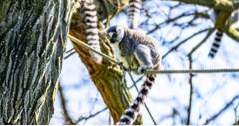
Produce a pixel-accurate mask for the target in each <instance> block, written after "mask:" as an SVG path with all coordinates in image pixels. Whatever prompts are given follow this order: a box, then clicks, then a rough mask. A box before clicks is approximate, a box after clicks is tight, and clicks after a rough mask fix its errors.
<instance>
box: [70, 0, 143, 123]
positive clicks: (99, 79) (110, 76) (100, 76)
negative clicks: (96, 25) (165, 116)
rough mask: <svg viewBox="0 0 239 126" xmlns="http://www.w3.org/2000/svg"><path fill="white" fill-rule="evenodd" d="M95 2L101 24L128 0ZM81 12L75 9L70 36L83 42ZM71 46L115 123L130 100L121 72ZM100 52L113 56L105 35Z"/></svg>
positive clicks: (109, 64) (84, 39) (140, 120)
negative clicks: (98, 62)
mask: <svg viewBox="0 0 239 126" xmlns="http://www.w3.org/2000/svg"><path fill="white" fill-rule="evenodd" d="M95 2H96V3H97V11H98V14H99V15H98V16H99V18H100V20H101V21H102V20H104V19H109V18H110V17H112V16H113V15H115V14H116V13H117V12H119V11H120V9H122V8H123V7H124V5H125V4H127V3H128V0H119V1H115V0H99V1H98V0H97V1H95ZM80 11H81V9H79V10H78V13H76V14H74V15H73V18H72V21H71V28H70V34H71V35H72V36H74V37H76V38H78V39H79V40H81V41H83V42H86V38H85V32H84V29H85V28H84V24H83V20H82V16H81V14H80ZM73 44H74V48H75V50H76V51H77V53H78V54H79V56H80V58H81V60H82V62H83V63H84V64H85V65H86V67H87V69H88V71H89V73H90V76H91V79H92V80H93V82H94V84H95V86H96V87H97V89H98V90H99V92H100V93H101V96H102V98H103V100H104V102H105V104H106V105H107V107H108V108H109V110H110V112H111V115H112V117H113V120H114V123H116V122H117V121H118V120H119V119H120V116H121V114H122V113H123V112H124V110H125V109H126V108H127V107H128V106H129V103H130V101H131V100H132V99H131V95H130V93H129V91H128V89H127V87H126V84H125V78H124V76H123V73H122V71H121V69H120V68H119V67H118V66H116V65H115V64H113V63H111V62H109V61H108V60H106V59H104V60H103V63H102V64H97V63H96V62H95V61H93V60H92V59H91V58H90V55H89V50H86V49H85V48H84V47H82V46H81V45H80V44H77V42H73ZM101 50H102V51H103V53H105V54H107V55H108V56H112V57H113V51H112V49H111V47H110V45H109V42H107V39H106V36H105V35H102V36H101ZM135 124H142V119H141V116H139V117H138V120H137V121H136V122H135Z"/></svg>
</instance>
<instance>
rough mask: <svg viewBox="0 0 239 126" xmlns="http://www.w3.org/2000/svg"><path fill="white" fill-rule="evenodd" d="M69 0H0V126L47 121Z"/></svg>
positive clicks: (51, 105)
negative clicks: (0, 125) (1, 125)
mask: <svg viewBox="0 0 239 126" xmlns="http://www.w3.org/2000/svg"><path fill="white" fill-rule="evenodd" d="M71 6H72V2H71V1H70V0H1V1H0V124H48V123H49V120H50V118H51V116H52V114H53V101H54V98H55V94H56V90H57V81H58V76H59V73H60V70H61V66H62V56H63V51H64V47H65V40H66V37H67V32H68V27H69V25H68V24H69V21H70V20H69V18H70V13H71V8H72V7H71Z"/></svg>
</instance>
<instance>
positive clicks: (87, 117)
mask: <svg viewBox="0 0 239 126" xmlns="http://www.w3.org/2000/svg"><path fill="white" fill-rule="evenodd" d="M105 110H107V107H105V108H103V109H101V110H100V111H98V112H96V113H94V114H91V115H89V116H86V117H80V118H79V119H78V120H77V121H76V124H77V123H79V122H80V121H82V120H88V119H90V118H93V117H95V116H97V115H98V114H100V113H102V112H104V111H105Z"/></svg>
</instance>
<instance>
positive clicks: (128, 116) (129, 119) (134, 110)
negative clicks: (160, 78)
mask: <svg viewBox="0 0 239 126" xmlns="http://www.w3.org/2000/svg"><path fill="white" fill-rule="evenodd" d="M155 78H156V75H148V76H147V79H146V81H145V82H144V83H143V85H142V87H141V89H140V91H139V94H138V96H137V97H136V99H135V100H134V102H133V104H131V105H130V106H129V108H128V109H126V110H125V112H124V113H123V114H122V116H121V118H120V121H119V122H118V123H117V125H131V124H133V122H134V121H135V119H136V117H137V116H138V114H139V111H140V108H141V106H142V105H143V104H144V102H145V98H146V96H147V94H148V92H149V89H151V88H152V86H153V84H154V83H155Z"/></svg>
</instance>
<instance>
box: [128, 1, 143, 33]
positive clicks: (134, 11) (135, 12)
mask: <svg viewBox="0 0 239 126" xmlns="http://www.w3.org/2000/svg"><path fill="white" fill-rule="evenodd" d="M140 9H141V0H130V1H129V8H128V16H129V24H130V26H129V27H130V28H132V29H134V28H137V26H138V20H139V15H140Z"/></svg>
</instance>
